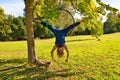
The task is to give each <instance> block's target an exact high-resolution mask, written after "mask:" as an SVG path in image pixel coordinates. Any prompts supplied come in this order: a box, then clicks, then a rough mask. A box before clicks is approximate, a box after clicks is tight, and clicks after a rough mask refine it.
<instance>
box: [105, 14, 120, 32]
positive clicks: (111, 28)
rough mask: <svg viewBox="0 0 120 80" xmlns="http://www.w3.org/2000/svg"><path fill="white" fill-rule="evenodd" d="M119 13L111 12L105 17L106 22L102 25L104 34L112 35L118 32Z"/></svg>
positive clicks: (119, 28)
mask: <svg viewBox="0 0 120 80" xmlns="http://www.w3.org/2000/svg"><path fill="white" fill-rule="evenodd" d="M119 15H120V13H115V12H111V13H109V14H108V15H107V21H106V22H105V23H104V33H113V32H119V31H120V17H119Z"/></svg>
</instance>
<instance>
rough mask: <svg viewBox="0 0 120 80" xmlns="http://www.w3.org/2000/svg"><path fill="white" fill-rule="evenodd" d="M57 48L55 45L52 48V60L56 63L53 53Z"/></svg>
mask: <svg viewBox="0 0 120 80" xmlns="http://www.w3.org/2000/svg"><path fill="white" fill-rule="evenodd" d="M56 48H57V46H56V45H54V46H53V48H52V50H51V58H52V60H53V61H54V62H56V61H55V59H54V56H53V53H54V51H55V50H56Z"/></svg>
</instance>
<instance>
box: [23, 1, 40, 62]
mask: <svg viewBox="0 0 120 80" xmlns="http://www.w3.org/2000/svg"><path fill="white" fill-rule="evenodd" d="M24 3H25V20H26V34H27V46H28V63H29V64H36V63H38V62H39V61H38V59H37V57H36V52H35V42H34V32H33V21H32V19H33V18H32V12H33V4H34V0H24Z"/></svg>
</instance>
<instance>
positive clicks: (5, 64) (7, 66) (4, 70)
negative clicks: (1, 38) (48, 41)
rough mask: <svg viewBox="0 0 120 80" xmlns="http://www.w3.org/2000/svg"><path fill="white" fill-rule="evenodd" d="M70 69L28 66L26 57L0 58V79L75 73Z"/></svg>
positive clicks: (40, 78) (28, 79) (40, 79)
mask: <svg viewBox="0 0 120 80" xmlns="http://www.w3.org/2000/svg"><path fill="white" fill-rule="evenodd" d="M70 70H71V69H66V68H63V69H60V70H59V69H58V70H53V71H51V70H49V68H45V67H40V66H34V65H32V66H30V65H28V64H27V59H12V60H0V79H2V80H15V79H19V80H45V79H51V78H52V79H54V78H56V77H60V78H66V77H70V76H74V75H76V74H74V72H70Z"/></svg>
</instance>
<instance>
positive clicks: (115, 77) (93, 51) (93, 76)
mask: <svg viewBox="0 0 120 80" xmlns="http://www.w3.org/2000/svg"><path fill="white" fill-rule="evenodd" d="M35 44H36V54H37V57H38V58H39V59H41V60H44V61H51V57H50V50H51V48H52V46H53V45H54V38H52V39H47V40H35ZM66 44H67V45H68V48H69V50H70V57H69V62H67V63H66V62H65V58H66V54H65V55H64V57H63V58H60V59H59V58H58V57H57V55H56V54H55V59H56V60H57V62H56V63H55V62H51V65H50V67H49V68H45V67H38V66H34V65H32V66H30V65H28V64H27V42H26V41H13V42H0V80H120V33H114V34H107V35H103V36H101V41H97V39H95V38H94V37H91V36H88V35H84V36H83V35H82V36H72V37H66Z"/></svg>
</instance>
